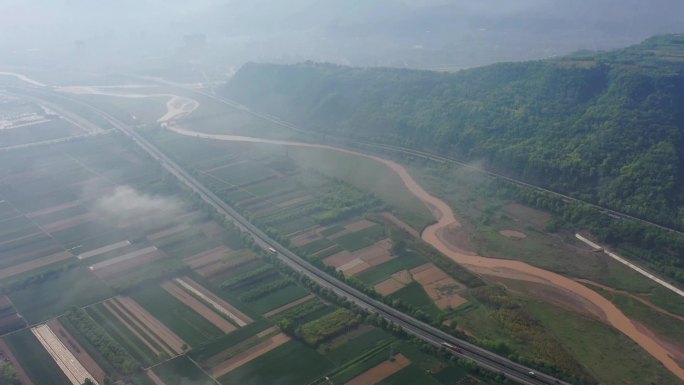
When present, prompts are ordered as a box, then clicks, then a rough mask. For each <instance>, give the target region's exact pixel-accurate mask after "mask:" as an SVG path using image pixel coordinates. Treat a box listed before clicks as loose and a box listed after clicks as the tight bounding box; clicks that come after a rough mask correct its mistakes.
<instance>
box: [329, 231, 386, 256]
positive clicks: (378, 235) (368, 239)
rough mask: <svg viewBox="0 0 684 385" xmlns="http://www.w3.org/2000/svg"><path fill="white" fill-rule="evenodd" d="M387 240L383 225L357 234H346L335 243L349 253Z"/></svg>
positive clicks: (336, 239)
mask: <svg viewBox="0 0 684 385" xmlns="http://www.w3.org/2000/svg"><path fill="white" fill-rule="evenodd" d="M383 238H385V230H384V227H383V226H381V225H375V226H372V227H369V228H367V229H364V230H361V231H357V232H355V233H350V234H345V235H343V236H341V237H339V238H335V239H334V242H335V243H337V244H338V245H340V246H342V247H343V248H345V249H346V250H348V251H356V250H359V249H362V248H364V247H368V246H370V245H372V244H373V243H375V242H377V241H379V240H381V239H383Z"/></svg>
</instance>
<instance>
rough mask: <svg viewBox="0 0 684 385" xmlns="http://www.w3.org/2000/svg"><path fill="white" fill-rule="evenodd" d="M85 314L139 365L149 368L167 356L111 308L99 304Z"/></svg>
mask: <svg viewBox="0 0 684 385" xmlns="http://www.w3.org/2000/svg"><path fill="white" fill-rule="evenodd" d="M87 313H88V316H89V317H90V318H92V320H94V321H95V322H96V323H97V324H98V325H99V326H100V327H101V328H102V330H103V331H104V332H105V333H106V334H107V335H108V336H109V337H111V338H112V339H114V340H115V341H117V343H118V344H120V345H121V346H122V348H123V349H125V351H126V352H127V353H128V354H130V356H131V357H132V358H133V359H135V360H136V361H137V362H139V363H140V364H142V365H144V366H149V365H152V364H154V363H157V362H159V361H161V360H162V359H164V358H166V357H168V356H169V355H168V354H167V353H165V352H164V350H163V349H162V348H161V347H160V346H159V345H158V343H156V342H154V341H153V340H152V339H151V338H150V337H147V336H144V335H143V334H144V332H143V330H142V329H141V328H139V327H138V326H136V325H133V324H132V323H129V321H125V320H124V318H123V317H122V316H121V315H120V313H119V312H118V311H117V310H115V309H113V308H112V307H111V306H106V305H105V304H104V303H99V304H96V305H93V306H90V307H88V308H87Z"/></svg>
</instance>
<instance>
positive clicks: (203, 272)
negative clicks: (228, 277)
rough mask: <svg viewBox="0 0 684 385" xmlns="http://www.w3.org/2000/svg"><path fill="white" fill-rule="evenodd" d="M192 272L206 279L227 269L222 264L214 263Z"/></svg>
mask: <svg viewBox="0 0 684 385" xmlns="http://www.w3.org/2000/svg"><path fill="white" fill-rule="evenodd" d="M194 270H195V273H197V274H199V275H200V276H201V277H204V278H208V277H213V276H215V275H217V274H221V273H223V272H225V271H226V270H227V267H226V264H225V263H223V262H214V263H211V264H209V265H205V266H202V267H198V268H196V269H194Z"/></svg>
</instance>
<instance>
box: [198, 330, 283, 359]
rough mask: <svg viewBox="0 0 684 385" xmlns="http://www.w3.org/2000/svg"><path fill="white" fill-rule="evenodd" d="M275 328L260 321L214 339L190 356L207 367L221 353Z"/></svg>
mask: <svg viewBox="0 0 684 385" xmlns="http://www.w3.org/2000/svg"><path fill="white" fill-rule="evenodd" d="M271 326H273V323H272V322H271V321H269V320H266V319H258V320H256V321H254V322H253V323H251V324H249V325H247V326H245V327H242V328H239V329H238V330H235V331H234V332H232V333H229V334H225V335H223V336H221V337H218V338H215V339H213V340H212V341H211V342H209V343H207V344H205V345H202V346H200V347H199V348H195V349H192V350H191V351H190V353H189V356H190V357H191V358H192V359H193V360H195V361H196V362H197V363H199V364H200V365H203V366H204V365H206V362H207V360H208V359H209V358H211V357H213V356H214V355H216V354H218V353H221V352H222V351H224V350H226V349H228V348H230V347H232V346H235V345H237V344H239V343H240V342H242V341H244V340H246V339H248V338H250V337H253V336H255V335H256V334H257V333H259V332H262V331H264V330H266V329H267V328H269V327H271Z"/></svg>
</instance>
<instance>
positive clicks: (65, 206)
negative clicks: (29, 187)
mask: <svg viewBox="0 0 684 385" xmlns="http://www.w3.org/2000/svg"><path fill="white" fill-rule="evenodd" d="M81 203H82V201H81V200H75V201H71V202H67V203H63V204H61V205H57V206H52V207H48V208H46V209H42V210H37V211H32V212H30V213H28V214H26V216H27V217H29V218H35V217H40V216H43V215H47V214H52V213H56V212H57V211H62V210H66V209H69V208H72V207H76V206H78V205H80V204H81Z"/></svg>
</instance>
